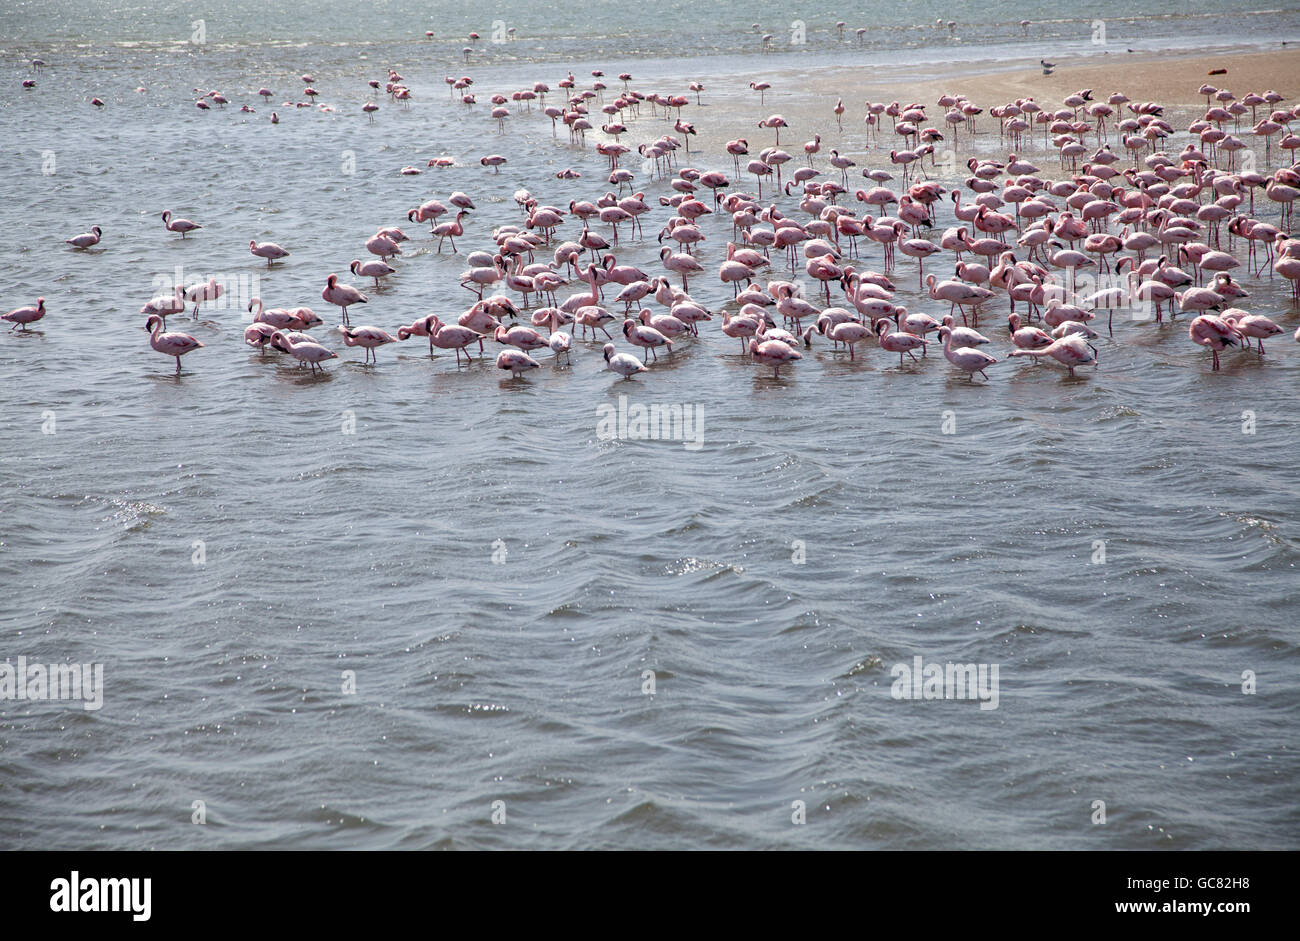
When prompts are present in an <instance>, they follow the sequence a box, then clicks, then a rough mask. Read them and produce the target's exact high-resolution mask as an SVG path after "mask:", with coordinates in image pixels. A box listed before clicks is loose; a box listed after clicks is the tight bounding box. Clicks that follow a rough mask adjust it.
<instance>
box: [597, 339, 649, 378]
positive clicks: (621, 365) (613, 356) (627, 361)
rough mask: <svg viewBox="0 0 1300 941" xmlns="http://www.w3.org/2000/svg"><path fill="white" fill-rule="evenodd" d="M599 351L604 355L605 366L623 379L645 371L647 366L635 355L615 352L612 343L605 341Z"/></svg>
mask: <svg viewBox="0 0 1300 941" xmlns="http://www.w3.org/2000/svg"><path fill="white" fill-rule="evenodd" d="M601 352H602V353H603V354H604V357H605V368H606V369H608V370H609V371H610V372H612V373H617V374H618V375H620V376H622V377H623V378H624V379H625V380H626V379H631V378H632V377H633V376H635V375H636V374H637V373H639V372H645V371H646V370H647V368H648V367H647V366H646V365H645V364H644V363H642V362H641V361H640V360H639V359H637V358H636V357H635V356H632V355H631V354H629V353H619V352H616V351H615V347H614V344H613V343H606V344H605V346H604V349H603V350H602V351H601Z"/></svg>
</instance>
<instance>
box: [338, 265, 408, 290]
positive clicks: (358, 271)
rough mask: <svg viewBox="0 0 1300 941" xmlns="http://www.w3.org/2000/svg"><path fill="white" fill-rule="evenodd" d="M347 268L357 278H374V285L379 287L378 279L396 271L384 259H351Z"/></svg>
mask: <svg viewBox="0 0 1300 941" xmlns="http://www.w3.org/2000/svg"><path fill="white" fill-rule="evenodd" d="M348 270H349V271H351V272H352V273H353V274H354V275H356V276H357V277H359V278H374V279H375V287H376V288H377V287H379V279H380V278H386V277H388V276H389V275H390V274H393V273H394V272H396V271H397V269H396V268H394V267H393V266H392V265H390V264H388V263H387V262H384V261H365V262H363V261H361V260H360V259H353V261H352V263H351V264H349V265H348Z"/></svg>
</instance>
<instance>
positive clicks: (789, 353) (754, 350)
mask: <svg viewBox="0 0 1300 941" xmlns="http://www.w3.org/2000/svg"><path fill="white" fill-rule="evenodd" d="M758 335H759V336H762V328H761V326H760V330H759V334H758ZM749 355H750V357H751V358H752V359H753V360H754V361H755V362H758V363H762V364H763V365H764V366H771V367H772V378H773V379H780V378H781V367H782V366H786V365H789V364H790V363H793V362H795V361H797V360H801V359H803V354H802V353H800V352H799V351H798V350H796V349H795V348H794V347H792V346H791V345H790V344H788V343H784V342H782V341H781V340H764V341H763V342H761V343H760V342H759V340H758V337H755V338H754V339H752V340H750V341H749Z"/></svg>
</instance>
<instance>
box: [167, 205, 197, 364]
mask: <svg viewBox="0 0 1300 941" xmlns="http://www.w3.org/2000/svg"><path fill="white" fill-rule="evenodd" d="M162 221H163V225H164V226H166V227H167V231H168V232H179V233H180V234H181V238H185V233H186V232H193V231H194V230H195V229H201V228H203V226H201V225H199V224H198V223H197V222H191V221H190V220H189V219H173V218H172V211H171V210H170V209H168V210H167V211H166V212H164V213H163V214H162ZM178 362H179V361H178Z"/></svg>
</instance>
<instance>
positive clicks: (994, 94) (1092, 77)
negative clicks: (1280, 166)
mask: <svg viewBox="0 0 1300 941" xmlns="http://www.w3.org/2000/svg"><path fill="white" fill-rule="evenodd" d="M1055 62H1056V70H1055V71H1054V72H1053V74H1052V75H1043V74H1042V70H1041V69H1039V68H1025V67H1023V66H1022V65H1019V64H1018V65H1017V66H1016V67H1015V68H1008V69H996V67H995V69H996V70H994V71H983V72H976V73H972V72H971V68H972V66H971V65H970V64H967V63H954V64H953V66H952V68H951V69H950V70H948V71H946V72H945V73H944V74H942V75H933V74H931V75H927V76H925V77H917V76H915V75H910V76H906V77H904V76H905V75H906V70H897V69H889V70H871V69H862V68H851V69H850V68H838V67H837V68H828V69H825V70H823V71H821V72H817V73H809V72H808V71H807V70H806V69H788V70H784V71H782V70H775V71H773V73H772V74H771V75H770V77H768V76H765V77H767V78H768V80H769V81H771V83H772V89H771V90H770V91H769V92H768V93H767V95H766V102H765V103H764V104H760V99H759V96H758V94H757V93H755V92H751V91H749V90H748V89H744V88H743V85H742V86H741V89H742V90H734V89H731V90H728V91H726V92H722V91H719V92H712V91H706V93H705V95H704V105H705V107H703V108H695V107H691V108H688V109H686V113H685V114H684V115H683V119H684V120H687V121H692V122H694V124H695V127H696V131H697V137H696V138H695V139H693V140H692V142H691V147H692V150H704V151H707V152H710V153H711V154H717V153H718V152H719V151H720V150H721V149H722V146H723V144H725V142H726V141H727V140H731V139H734V138H737V137H743V138H745V139H746V140H748V141H749V145H750V146H749V149H750V157H749V158H746V159H753V158H755V157H757V155H758V154H759V152H760V151H762V150H763V149H764V148H766V147H770V146H773V145H774V143H775V140H776V134H775V132H774V131H772V130H769V129H764V128H759V127H758V126H757V124H758V121H759V120H760V119H763V118H766V117H767V116H769V115H771V114H781V115H782V116H784V118H785V119H786V121H787V122H788V124H789V127H788V128H782V129H781V135H780V146H781V149H783V150H786V151H787V152H789V153H791V154H792V155H794V158H795V159H794V161H792V162H791V164H790V166H798V165H800V164H803V163H806V160H805V158H804V155H803V143H804V142H805V141H808V140H810V139H812V137H813V135H814V134H820V135H821V136H822V143H821V151H822V154H825V153H827V152H829V150H830V149H831V148H836V149H838V150H839V151H840V152H841V153H843V154H847V155H849V156H851V157H853V158H854V159H858V157H859V155H862V156H867V155H868V153H869V152H870V154H871V156H867V159H868V160H869V161H870V163H871V165H872V166H879V165H883V166H884V167H885V168H886V169H890V170H891V171H892V169H893V168H892V166H891V165H890V163H889V158H888V154H887V152H888V150H889V149H890V148H894V147H898V146H900V144H899V142H898V140H897V139H896V138H894V137H892V135H890V134H889V133H888V130H887V128H888V122H887V123H886V131H885V132H884V133H882V134H880V135H879V138H878V139H877V138H872V140H871V141H870V142H868V141H867V139H866V135H865V130H864V125H863V120H862V119H863V112H864V108H863V105H864V102H867V101H872V102H879V101H886V102H888V101H895V100H897V101H901V102H903V103H904V104H906V103H908V102H912V101H916V102H920V103H921V104H923V105H925V107H926V109H927V113H928V114H929V115H930V116H931V118H932V121H931V123H932V124H933V125H935V126H938V125H939V122H940V121H941V120H942V114H941V112H940V109H938V108H937V106H936V104H935V102H936V100H937V99H938V98H939V96H940V95H942V94H945V93H946V94H963V95H965V96H966V97H967V98H968V99H970V101H972V102H973V103H974V104H976V105H977V106H979V107H982V108H984V109H985V114H984V115H983V116H982V117H981V119H980V122H979V124H978V126H977V130H978V131H979V132H980V133H979V136H978V137H977V138H976V142H975V145H974V149H976V150H981V151H982V150H984V149H985V148H986V147H987V146H989V145H990V144H991V145H992V146H994V147H997V138H996V136H994V135H991V134H989V133H986V132H987V131H988V130H989V129H990V128H993V122H992V119H990V118H989V117H988V114H987V111H988V109H989V108H990V107H994V106H997V105H1000V104H1004V103H1006V102H1010V101H1014V100H1015V99H1017V98H1025V97H1033V98H1034V99H1035V100H1036V101H1038V102H1039V103H1040V104H1044V105H1051V106H1058V105H1059V103H1060V102H1061V100H1062V99H1063V98H1065V97H1066V96H1068V95H1070V94H1072V93H1073V92H1075V91H1078V90H1080V89H1084V88H1091V89H1092V90H1093V93H1094V98H1096V99H1099V100H1105V98H1106V96H1108V95H1110V94H1112V93H1113V92H1116V91H1121V92H1123V93H1124V94H1126V95H1128V96H1129V98H1131V99H1132V100H1134V101H1144V100H1150V101H1157V102H1160V103H1162V104H1164V105H1166V106H1168V107H1169V108H1171V109H1173V111H1175V112H1176V113H1175V114H1174V115H1173V117H1175V119H1176V120H1175V121H1174V122H1173V123H1174V126H1175V128H1176V129H1179V128H1180V127H1185V126H1186V120H1185V119H1190V116H1191V115H1190V112H1191V111H1194V110H1199V109H1202V108H1204V105H1205V99H1204V97H1203V96H1201V95H1199V94H1198V93H1197V89H1199V88H1200V87H1201V85H1202V84H1205V83H1207V82H1208V83H1209V84H1211V85H1213V86H1215V87H1216V88H1228V89H1229V90H1231V91H1233V92H1234V93H1235V94H1236V95H1237V96H1238V97H1240V96H1242V95H1244V94H1246V93H1247V92H1251V91H1255V92H1263V91H1265V90H1268V89H1273V90H1276V91H1277V92H1279V93H1280V94H1282V95H1283V96H1284V97H1285V98H1286V102H1285V103H1284V104H1286V105H1294V104H1295V102H1296V100H1297V98H1300V49H1293V48H1290V47H1287V48H1285V49H1282V48H1279V50H1278V51H1276V52H1267V53H1257V52H1256V53H1251V52H1223V53H1210V54H1204V55H1188V56H1171V55H1168V54H1161V55H1152V54H1139V53H1133V54H1129V53H1123V52H1119V53H1114V54H1112V55H1111V56H1107V57H1105V61H1102V60H1100V59H1099V57H1095V56H1093V57H1086V58H1083V57H1080V58H1076V59H1074V60H1071V59H1068V58H1062V59H1058V60H1055ZM1213 69H1227V72H1226V74H1222V75H1209V74H1208V73H1209V72H1210V71H1211V70H1213ZM882 78H883V79H884V80H883V81H882ZM837 98H842V99H843V101H844V106H845V112H844V115H843V129H842V130H841V129H840V128H839V127H838V125H837V122H836V120H835V115H834V113H833V111H832V108H833V107H834V105H835V101H836V99H837ZM1184 109H1185V110H1187V111H1188V112H1189V113H1188V114H1184V113H1182V112H1183V110H1184ZM643 113H645V112H643ZM1265 114H1267V111H1266V110H1263V109H1261V112H1260V115H1259V116H1260V117H1263V116H1264V115H1265ZM994 129H995V128H994ZM1249 130H1250V124H1249V115H1247V116H1246V118H1245V120H1243V122H1242V125H1241V127H1240V128H1239V129H1238V132H1237V133H1238V134H1239V135H1242V136H1243V137H1244V139H1245V140H1246V142H1247V143H1248V144H1254V143H1255V140H1254V138H1253V136H1252V135H1250V134H1249ZM665 132H666V133H672V131H671V124H669V125H668V126H667V128H666V130H665ZM1243 132H1244V133H1243ZM679 136H680V135H679ZM990 138H992V139H991V141H990ZM1261 143H1262V142H1261ZM957 149H958V151H959V152H962V151H965V150H966V149H967V145H966V143H964V141H963V140H959V141H958V147H957ZM1033 150H1035V151H1041V150H1042V139H1041V134H1040V135H1039V136H1038V137H1037V138H1036V142H1035V144H1034V147H1033ZM881 151H884V152H885V153H883V154H882V153H881ZM1261 151H1262V147H1261ZM717 159H718V158H717V157H716V156H714V157H711V159H710V160H708V161H707V162H706V163H707V167H706V168H714V167H715V166H716V163H717ZM882 160H883V164H882ZM1275 162H1276V161H1275ZM682 164H683V165H688V166H689V165H692V160H691V159H686V158H685V156H684V155H683V160H682ZM821 165H823V166H824V160H823V161H822V164H821ZM865 165H866V161H863V160H859V167H857V168H854V170H853V171H852V173H851V175H850V177H849V181H850V183H854V177H855V176H857V177H858V179H859V180H860V174H859V171H860V169H861V167H862V166H865ZM744 166H745V160H742V162H741V172H742V178H743V179H744V181H745V185H747V186H749V187H752V186H753V184H754V178H753V177H752V176H750V175H748V174H744ZM766 192H767V187H766V184H765V185H764V193H766Z"/></svg>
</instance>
